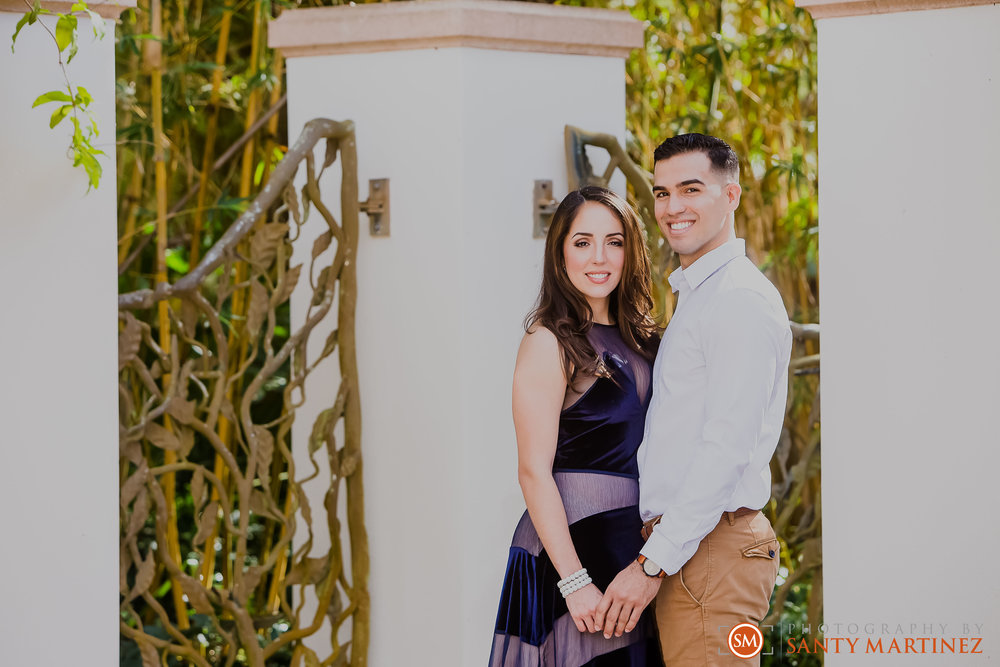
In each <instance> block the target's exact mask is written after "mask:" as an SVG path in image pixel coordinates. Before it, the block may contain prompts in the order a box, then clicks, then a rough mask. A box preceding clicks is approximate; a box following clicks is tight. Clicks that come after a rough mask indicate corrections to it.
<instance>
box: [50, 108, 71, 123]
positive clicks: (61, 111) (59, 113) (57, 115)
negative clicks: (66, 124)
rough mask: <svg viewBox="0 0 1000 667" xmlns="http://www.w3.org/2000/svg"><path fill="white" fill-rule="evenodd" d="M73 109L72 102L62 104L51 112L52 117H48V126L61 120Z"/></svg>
mask: <svg viewBox="0 0 1000 667" xmlns="http://www.w3.org/2000/svg"><path fill="white" fill-rule="evenodd" d="M72 110H73V105H72V104H64V105H62V106H61V107H59V108H57V109H56V110H55V111H53V112H52V118H50V119H49V127H50V128H52V127H55V126H56V125H58V124H59V123H61V122H62V119H63V118H65V117H66V114H68V113H69V112H70V111H72Z"/></svg>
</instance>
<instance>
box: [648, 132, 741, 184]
mask: <svg viewBox="0 0 1000 667" xmlns="http://www.w3.org/2000/svg"><path fill="white" fill-rule="evenodd" d="M694 152H699V153H704V154H705V155H707V156H708V159H709V161H710V162H711V163H712V169H714V170H715V171H717V172H719V173H721V174H725V175H726V176H727V177H729V178H731V179H732V180H734V181H739V180H740V159H739V158H738V157H737V156H736V153H735V152H734V151H733V149H732V148H730V147H729V144H727V143H726V142H725V141H723V140H722V139H719V138H718V137H713V136H711V135H708V134H698V133H697V132H692V133H690V134H678V135H677V136H676V137H670V138H669V139H667V140H666V141H664V142H663V143H662V144H660V145H659V146H657V147H656V151H655V152H654V153H653V163H654V164H655V163H657V162H659V161H660V160H667V159H670V158H672V157H674V156H675V155H681V154H683V153H694Z"/></svg>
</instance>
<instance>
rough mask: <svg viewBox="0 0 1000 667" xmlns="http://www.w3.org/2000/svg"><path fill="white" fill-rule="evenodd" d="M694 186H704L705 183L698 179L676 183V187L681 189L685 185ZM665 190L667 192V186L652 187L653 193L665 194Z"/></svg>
mask: <svg viewBox="0 0 1000 667" xmlns="http://www.w3.org/2000/svg"><path fill="white" fill-rule="evenodd" d="M696 184H697V185H705V182H704V181H702V180H701V179H698V178H689V179H688V180H686V181H681V182H680V183H678V184H677V186H676V187H678V188H682V187H684V186H685V185H696ZM666 190H667V186H665V185H654V186H653V192H666Z"/></svg>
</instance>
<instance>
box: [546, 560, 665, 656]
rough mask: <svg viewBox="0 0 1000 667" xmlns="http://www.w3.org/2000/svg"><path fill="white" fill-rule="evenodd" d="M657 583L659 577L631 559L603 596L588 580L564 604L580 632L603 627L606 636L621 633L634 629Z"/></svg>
mask: <svg viewBox="0 0 1000 667" xmlns="http://www.w3.org/2000/svg"><path fill="white" fill-rule="evenodd" d="M661 583H663V580H662V579H660V578H659V577H650V576H647V575H646V573H644V572H643V571H642V567H641V566H640V565H639V563H638V562H636V561H632V562H631V563H630V564H629V566H628V567H626V568H625V569H624V570H622V571H621V572H619V573H618V576H616V577H615V579H614V581H612V582H611V585H610V586H608V590H606V591H604V595H603V596H602V595H601V590H600V589H599V588H598V587H597V586H595V585H594V584H589V585H587V586H585V587H583V588H581V589H580V590H578V591H576V592H574V593H570V595H569V597H567V598H566V608H567V609H569V613H570V615H571V616H572V617H573V622H574V623H576V627H577V629H578V630H579V631H580V632H601V631H603V632H604V637H605V638H606V639H611V636H612V635H614V636H615V637H621V636H622V634H623V633H626V632H632V630H634V629H635V626H636V624H637V623H638V622H639V616H640V615H641V614H642V610H643V609H645V608H646V605H648V604H649V603H650V601H652V599H653V598H654V597H656V593H657V592H658V591H659V590H660V584H661Z"/></svg>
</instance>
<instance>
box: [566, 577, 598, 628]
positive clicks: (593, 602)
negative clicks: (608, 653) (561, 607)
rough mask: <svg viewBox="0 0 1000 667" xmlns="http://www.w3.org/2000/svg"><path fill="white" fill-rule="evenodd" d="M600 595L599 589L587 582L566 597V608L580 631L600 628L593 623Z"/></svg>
mask: <svg viewBox="0 0 1000 667" xmlns="http://www.w3.org/2000/svg"><path fill="white" fill-rule="evenodd" d="M602 597H603V595H602V594H601V589H600V588H598V587H597V586H595V585H594V584H587V585H586V586H584V587H583V588H581V589H580V590H578V591H573V592H572V593H570V594H569V595H568V596H567V597H566V608H567V609H569V614H570V616H572V617H573V622H574V623H576V627H577V629H578V630H579V631H580V632H597V631H598V630H599V629H600V628H598V627H597V626H595V625H594V612H596V611H597V605H598V604H600V602H601V598H602Z"/></svg>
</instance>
